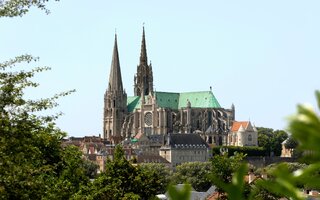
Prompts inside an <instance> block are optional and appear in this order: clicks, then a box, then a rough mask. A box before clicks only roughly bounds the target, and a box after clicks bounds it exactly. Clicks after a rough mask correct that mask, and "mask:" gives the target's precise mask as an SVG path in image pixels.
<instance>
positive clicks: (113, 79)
mask: <svg viewBox="0 0 320 200" xmlns="http://www.w3.org/2000/svg"><path fill="white" fill-rule="evenodd" d="M108 90H109V91H121V92H122V91H123V86H122V78H121V69H120V61H119V52H118V44H117V34H115V39H114V47H113V55H112V62H111V69H110V76H109V87H108Z"/></svg>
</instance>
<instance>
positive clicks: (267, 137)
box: [257, 127, 288, 156]
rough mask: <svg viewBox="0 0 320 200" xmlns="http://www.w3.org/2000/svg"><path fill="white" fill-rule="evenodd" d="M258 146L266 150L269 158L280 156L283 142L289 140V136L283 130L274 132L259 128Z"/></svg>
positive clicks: (269, 129)
mask: <svg viewBox="0 0 320 200" xmlns="http://www.w3.org/2000/svg"><path fill="white" fill-rule="evenodd" d="M257 130H258V145H259V147H262V148H264V149H265V151H266V154H267V156H269V155H270V156H272V155H274V156H280V155H281V150H282V142H283V141H284V140H285V139H287V138H288V134H287V133H286V132H285V131H283V130H276V131H274V130H273V129H271V128H264V127H257Z"/></svg>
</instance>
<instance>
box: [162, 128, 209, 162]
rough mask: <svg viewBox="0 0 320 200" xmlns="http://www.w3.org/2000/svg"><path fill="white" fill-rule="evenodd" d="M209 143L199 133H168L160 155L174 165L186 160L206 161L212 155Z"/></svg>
mask: <svg viewBox="0 0 320 200" xmlns="http://www.w3.org/2000/svg"><path fill="white" fill-rule="evenodd" d="M209 152H210V148H209V145H208V144H207V143H206V142H205V141H204V140H203V139H202V138H201V137H200V135H198V134H192V133H190V134H168V135H167V137H166V141H165V145H163V146H162V147H161V148H160V156H162V157H163V158H165V159H166V160H167V161H169V162H170V163H171V166H172V167H175V166H177V165H180V164H182V163H185V162H196V161H198V162H206V161H208V160H209V157H210V153H209Z"/></svg>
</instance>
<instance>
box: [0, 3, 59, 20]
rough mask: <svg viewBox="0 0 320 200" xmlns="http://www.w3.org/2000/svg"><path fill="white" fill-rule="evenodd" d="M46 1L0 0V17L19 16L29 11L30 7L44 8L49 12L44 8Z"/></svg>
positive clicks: (46, 10) (47, 11)
mask: <svg viewBox="0 0 320 200" xmlns="http://www.w3.org/2000/svg"><path fill="white" fill-rule="evenodd" d="M55 1H59V0H55ZM48 2H49V0H1V1H0V17H16V16H20V17H21V16H23V15H25V14H26V13H27V12H29V10H30V8H31V7H36V8H38V9H41V10H44V11H45V12H46V13H47V14H48V13H49V12H50V11H49V10H48V9H47V8H46V4H47V3H48Z"/></svg>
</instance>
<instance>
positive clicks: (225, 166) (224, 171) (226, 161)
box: [211, 153, 245, 199]
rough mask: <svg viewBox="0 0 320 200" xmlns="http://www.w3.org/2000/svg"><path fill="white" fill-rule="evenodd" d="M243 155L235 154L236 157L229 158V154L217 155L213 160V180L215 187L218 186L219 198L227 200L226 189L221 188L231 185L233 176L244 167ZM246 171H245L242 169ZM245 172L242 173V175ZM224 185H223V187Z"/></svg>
mask: <svg viewBox="0 0 320 200" xmlns="http://www.w3.org/2000/svg"><path fill="white" fill-rule="evenodd" d="M244 157H245V156H244V155H243V154H237V153H236V154H235V155H234V156H230V157H228V155H227V154H224V155H216V156H214V157H213V158H212V160H211V180H212V182H213V184H214V185H216V186H217V190H218V192H219V196H220V195H222V196H221V198H222V199H225V198H226V196H225V192H226V188H224V187H221V186H224V184H228V183H231V181H232V175H233V174H234V173H235V172H236V171H237V170H238V169H240V167H241V166H242V163H243V162H242V160H243V159H244ZM242 170H244V169H242ZM242 173H243V172H242V171H241V174H242ZM221 184H223V185H221Z"/></svg>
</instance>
